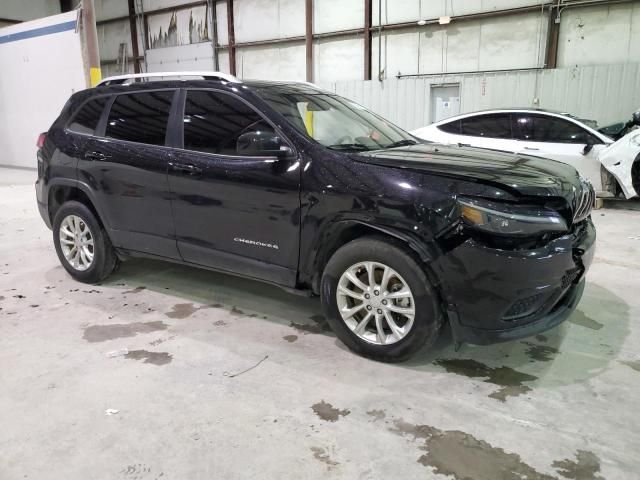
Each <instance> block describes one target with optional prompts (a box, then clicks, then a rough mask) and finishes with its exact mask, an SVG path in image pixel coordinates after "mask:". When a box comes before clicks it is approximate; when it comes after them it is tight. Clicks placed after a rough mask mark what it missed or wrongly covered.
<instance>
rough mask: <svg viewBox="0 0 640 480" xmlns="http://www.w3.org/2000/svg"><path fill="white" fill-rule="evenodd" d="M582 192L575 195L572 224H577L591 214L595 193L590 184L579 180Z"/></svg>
mask: <svg viewBox="0 0 640 480" xmlns="http://www.w3.org/2000/svg"><path fill="white" fill-rule="evenodd" d="M580 183H581V184H582V191H581V192H580V193H579V194H578V195H576V202H575V205H574V209H573V223H574V224H575V223H578V222H581V221H582V220H584V219H585V218H587V217H588V216H589V215H590V214H591V209H592V208H593V204H594V203H595V201H596V192H595V191H594V190H593V187H592V186H591V184H590V183H589V182H587V181H585V180H581V182H580Z"/></svg>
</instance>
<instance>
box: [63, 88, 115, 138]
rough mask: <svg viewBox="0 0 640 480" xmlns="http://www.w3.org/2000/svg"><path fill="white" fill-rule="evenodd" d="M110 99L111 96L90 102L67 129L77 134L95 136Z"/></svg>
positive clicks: (76, 115)
mask: <svg viewBox="0 0 640 480" xmlns="http://www.w3.org/2000/svg"><path fill="white" fill-rule="evenodd" d="M108 99H109V96H103V97H98V98H94V99H92V100H89V101H88V102H87V103H85V104H84V105H83V106H82V107H80V110H79V111H78V112H77V113H76V114H75V115H74V117H73V118H72V120H71V123H69V125H68V126H67V129H69V130H70V131H72V132H75V133H84V134H87V135H94V134H95V133H96V128H98V123H100V117H101V116H102V111H103V110H104V106H105V105H106V104H107V101H108Z"/></svg>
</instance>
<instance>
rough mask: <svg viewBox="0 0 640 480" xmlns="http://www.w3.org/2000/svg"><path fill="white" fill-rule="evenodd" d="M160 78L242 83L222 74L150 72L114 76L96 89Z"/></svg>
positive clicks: (104, 80) (101, 82)
mask: <svg viewBox="0 0 640 480" xmlns="http://www.w3.org/2000/svg"><path fill="white" fill-rule="evenodd" d="M162 77H202V78H204V79H205V80H224V81H225V82H229V83H242V81H241V80H239V79H238V78H236V77H234V76H233V75H229V74H228V73H222V72H151V73H130V74H128V75H116V76H114V77H107V78H104V79H102V80H101V81H100V82H99V83H98V84H97V85H96V87H104V86H109V85H128V84H130V83H133V82H135V81H138V79H140V81H144V80H145V79H148V78H162Z"/></svg>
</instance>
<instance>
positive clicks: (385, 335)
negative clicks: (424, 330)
mask: <svg viewBox="0 0 640 480" xmlns="http://www.w3.org/2000/svg"><path fill="white" fill-rule="evenodd" d="M336 300H337V303H338V311H339V312H340V316H341V317H342V320H343V321H344V323H345V324H346V325H347V327H349V329H350V330H351V331H352V332H353V333H355V334H356V335H357V336H358V337H359V338H361V339H362V340H364V341H366V342H369V343H373V344H375V345H390V344H393V343H396V342H398V341H400V340H402V339H403V338H404V337H406V336H407V334H408V333H409V331H410V330H411V327H412V326H413V320H414V318H415V313H416V312H415V302H414V299H413V293H412V292H411V289H410V288H409V285H408V284H407V282H406V281H405V280H404V279H403V278H402V276H401V275H400V274H399V273H398V272H396V271H395V270H394V269H392V268H391V267H389V266H388V265H385V264H383V263H379V262H359V263H356V264H354V265H352V266H351V267H349V268H348V269H347V270H345V272H344V273H343V274H342V276H341V277H340V280H339V281H338V287H337V292H336Z"/></svg>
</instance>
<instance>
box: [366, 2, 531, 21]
mask: <svg viewBox="0 0 640 480" xmlns="http://www.w3.org/2000/svg"><path fill="white" fill-rule="evenodd" d="M381 1H382V23H383V24H385V23H387V24H390V23H402V22H411V21H418V20H420V19H424V20H433V19H436V18H439V17H441V16H444V15H449V16H452V17H453V16H458V15H470V14H474V13H481V12H491V11H496V10H509V9H513V8H520V7H531V6H535V5H540V0H381ZM378 2H379V0H373V12H372V19H373V25H377V24H378V9H379V5H380V4H379V3H378Z"/></svg>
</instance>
